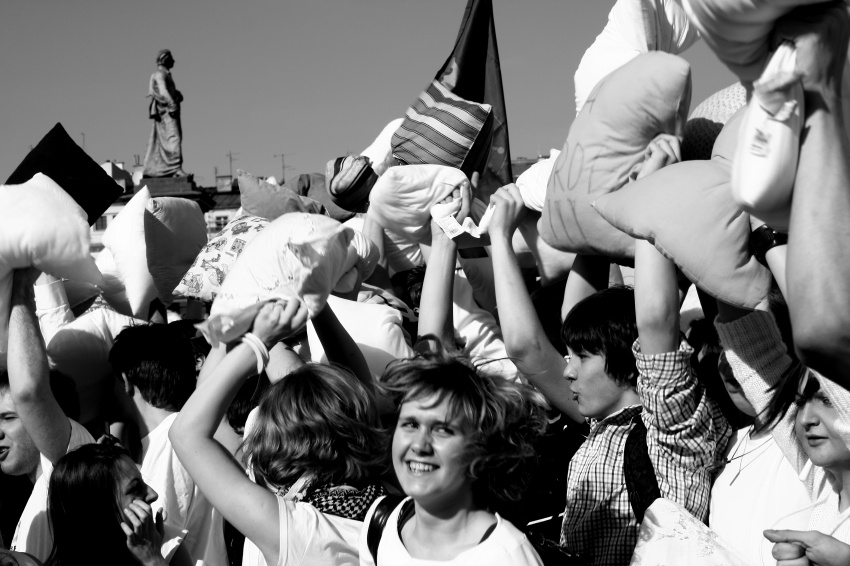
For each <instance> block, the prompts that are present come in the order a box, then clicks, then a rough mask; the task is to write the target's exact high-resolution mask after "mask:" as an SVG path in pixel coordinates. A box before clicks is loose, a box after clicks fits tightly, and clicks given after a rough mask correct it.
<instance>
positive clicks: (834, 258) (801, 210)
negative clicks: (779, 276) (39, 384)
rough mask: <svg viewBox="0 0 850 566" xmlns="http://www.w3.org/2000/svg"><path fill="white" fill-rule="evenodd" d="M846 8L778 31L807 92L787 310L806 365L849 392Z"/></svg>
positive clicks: (810, 15) (805, 15) (830, 6)
mask: <svg viewBox="0 0 850 566" xmlns="http://www.w3.org/2000/svg"><path fill="white" fill-rule="evenodd" d="M847 10H848V8H847V7H846V6H845V5H844V4H843V3H827V4H819V5H817V6H810V7H807V8H806V9H805V10H795V11H794V12H792V14H790V15H789V16H788V18H787V19H786V20H783V21H781V22H780V23H779V24H778V25H777V30H776V33H777V35H778V36H779V37H780V38H782V39H790V40H792V41H794V43H795V47H796V50H797V69H798V71H799V72H800V73H801V75H802V81H803V88H804V91H805V111H806V123H805V129H804V135H805V138H804V141H803V143H802V145H801V148H800V159H799V164H798V167H797V178H796V181H795V186H794V199H793V202H792V207H791V226H790V232H789V244H788V266H787V276H788V306H789V309H790V312H791V321H792V323H793V330H794V341H795V345H796V347H797V351H798V353H799V355H800V359H801V360H803V362H804V363H805V364H806V365H807V366H809V367H811V368H813V369H815V370H817V371H819V372H821V373H823V374H824V375H826V376H828V377H832V378H833V379H835V380H836V381H838V382H839V383H841V384H842V385H843V386H844V387H850V377H848V376H850V374H848V372H847V368H848V367H850V311H848V310H847V309H846V308H844V307H845V305H846V304H847V302H848V300H850V246H848V244H847V243H848V242H850V223H848V221H847V219H848V218H850V151H848V141H847V132H846V131H845V128H844V121H843V119H844V117H843V112H842V100H841V96H842V93H841V81H842V72H843V67H844V62H845V60H846V55H847V42H848V34H850V17H849V16H848V13H847Z"/></svg>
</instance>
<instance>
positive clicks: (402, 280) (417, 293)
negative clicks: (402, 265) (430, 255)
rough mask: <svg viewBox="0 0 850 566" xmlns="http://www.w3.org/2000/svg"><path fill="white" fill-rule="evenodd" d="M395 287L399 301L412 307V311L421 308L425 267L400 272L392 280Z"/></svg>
mask: <svg viewBox="0 0 850 566" xmlns="http://www.w3.org/2000/svg"><path fill="white" fill-rule="evenodd" d="M391 282H392V284H393V287H395V288H396V292H397V294H398V295H399V299H401V300H402V301H404V302H405V303H406V304H408V305H410V307H411V308H412V309H418V308H419V299H421V298H422V284H423V283H424V282H425V266H424V265H421V266H417V267H413V268H411V269H408V270H406V271H399V272H398V273H396V274H394V275H393V276H392V278H391Z"/></svg>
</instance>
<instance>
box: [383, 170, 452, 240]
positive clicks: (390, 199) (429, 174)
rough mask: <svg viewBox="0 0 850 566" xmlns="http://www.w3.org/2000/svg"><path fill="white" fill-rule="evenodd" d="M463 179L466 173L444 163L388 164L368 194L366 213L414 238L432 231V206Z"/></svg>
mask: <svg viewBox="0 0 850 566" xmlns="http://www.w3.org/2000/svg"><path fill="white" fill-rule="evenodd" d="M465 180H466V175H465V174H464V173H463V172H462V171H461V170H460V169H455V168H454V167H446V166H444V165H402V166H398V167H390V168H389V169H388V170H387V171H386V173H384V174H383V175H381V177H379V178H378V181H377V182H376V183H375V186H374V187H372V193H371V195H370V196H369V201H370V206H369V214H373V215H374V217H375V220H376V221H377V222H378V223H379V224H380V225H381V226H383V227H384V228H385V229H386V230H388V231H390V232H395V233H396V234H399V235H403V236H405V237H406V238H407V239H408V240H410V241H414V242H424V241H427V240H428V238H429V237H430V235H431V228H430V224H431V208H432V207H433V206H434V205H435V204H437V203H438V202H439V201H441V200H443V199H444V198H446V197H447V196H449V195H450V194H451V192H452V190H453V189H454V188H455V187H456V186H457V185H459V184H460V183H461V182H463V181H465Z"/></svg>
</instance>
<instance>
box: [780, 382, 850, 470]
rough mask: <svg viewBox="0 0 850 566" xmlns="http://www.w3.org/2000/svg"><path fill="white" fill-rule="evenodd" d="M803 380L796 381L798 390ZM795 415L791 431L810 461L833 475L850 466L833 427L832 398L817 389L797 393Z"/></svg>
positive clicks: (835, 414)
mask: <svg viewBox="0 0 850 566" xmlns="http://www.w3.org/2000/svg"><path fill="white" fill-rule="evenodd" d="M804 387H805V381H804V382H803V383H801V385H800V391H802V390H803V388H804ZM797 406H798V411H797V417H796V419H795V423H794V432H795V433H796V434H797V439H798V440H799V442H800V444H801V445H802V446H803V450H805V452H806V455H808V457H809V459H810V460H811V461H812V463H813V464H815V465H817V466H820V467H822V468H824V469H826V470H827V471H829V472H830V473H832V474H833V475H834V476H841V475H842V473H843V472H846V471H848V470H850V450H848V448H847V445H846V444H845V443H844V440H843V439H842V438H841V434H840V433H839V431H838V430H837V429H836V426H835V425H836V423H837V421H838V418H839V417H838V411H837V410H836V409H835V407H834V406H833V404H832V402H831V401H830V400H829V398H827V396H826V395H825V394H824V392H823V390H821V389H818V390H817V391H816V392H815V393H814V395H813V396H812V398H811V399H808V400H806V399H805V398H803V397H802V395H799V394H798V397H797Z"/></svg>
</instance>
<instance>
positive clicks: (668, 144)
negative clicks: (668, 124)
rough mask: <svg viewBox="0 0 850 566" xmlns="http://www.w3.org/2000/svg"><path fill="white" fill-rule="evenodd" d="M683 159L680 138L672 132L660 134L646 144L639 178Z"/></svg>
mask: <svg viewBox="0 0 850 566" xmlns="http://www.w3.org/2000/svg"><path fill="white" fill-rule="evenodd" d="M681 160H682V150H681V148H680V147H679V138H677V137H676V136H674V135H671V134H658V135H657V136H655V139H653V140H652V141H651V142H649V145H648V146H646V152H645V153H644V161H643V166H642V167H641V169H640V173H638V176H637V178H638V179H643V178H644V177H646V176H647V175H649V174H651V173H655V172H656V171H658V170H659V169H661V168H663V167H667V166H668V165H672V164H673V163H678V162H679V161H681Z"/></svg>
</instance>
